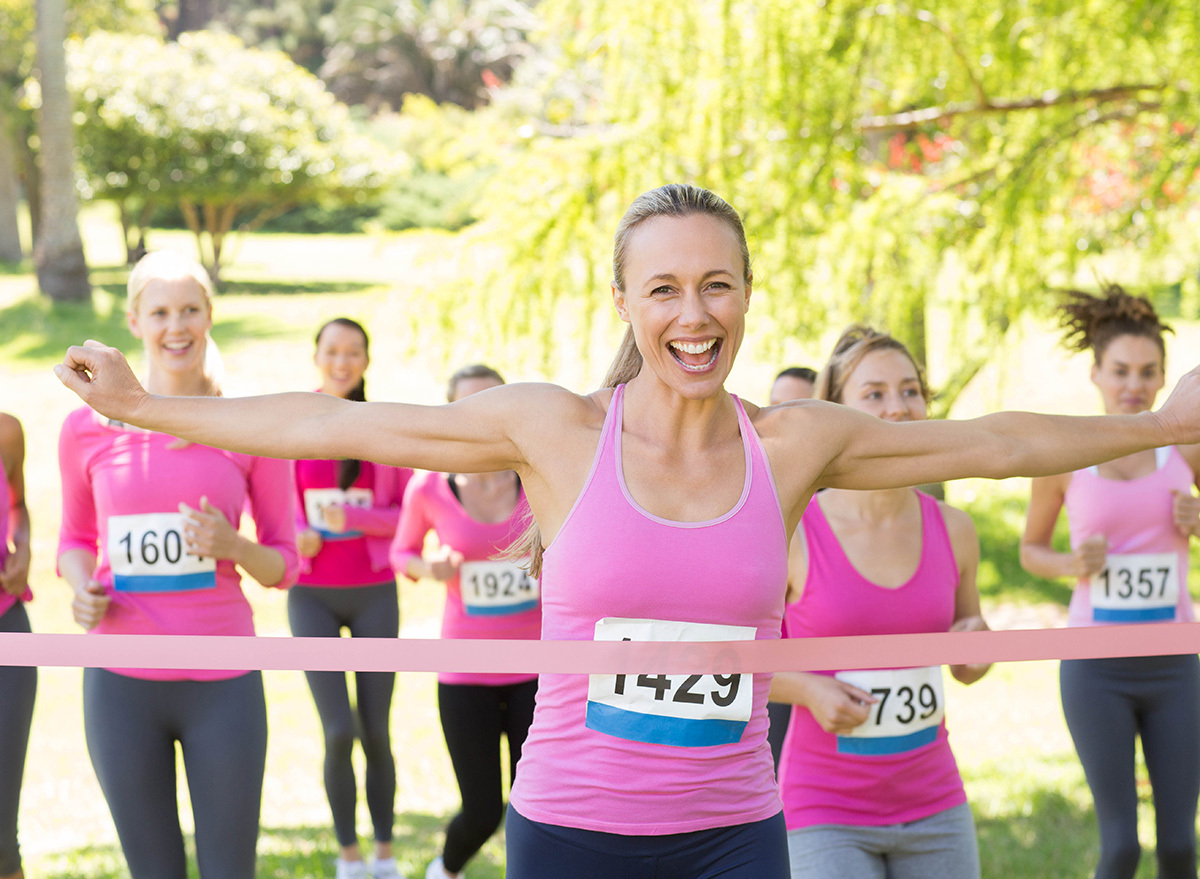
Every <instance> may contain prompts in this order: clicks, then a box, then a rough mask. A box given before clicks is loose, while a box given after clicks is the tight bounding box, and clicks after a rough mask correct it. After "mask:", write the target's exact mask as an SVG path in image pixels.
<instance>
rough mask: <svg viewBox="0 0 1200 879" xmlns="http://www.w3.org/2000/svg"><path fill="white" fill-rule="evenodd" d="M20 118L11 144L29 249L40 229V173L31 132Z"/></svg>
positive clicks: (35, 244)
mask: <svg viewBox="0 0 1200 879" xmlns="http://www.w3.org/2000/svg"><path fill="white" fill-rule="evenodd" d="M27 118H28V117H24V116H22V117H21V118H20V119H18V120H17V125H16V127H15V130H14V132H13V139H12V144H13V148H14V149H15V150H16V165H17V180H18V181H19V182H20V184H21V188H22V189H23V190H25V204H26V206H27V207H28V208H29V231H30V234H31V235H32V238H31V239H30V240H31V244H30V248H31V249H32V248H35V247H37V240H38V233H39V232H40V231H41V227H42V172H41V169H39V168H38V164H37V154H36V153H34V151H33V149H32V148H31V147H30V146H29V139H30V137H31V135H32V134H33V131H32V129H31V127H30V125H29V124H28V122H26V121H25V120H26V119H27Z"/></svg>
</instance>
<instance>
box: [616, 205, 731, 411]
mask: <svg viewBox="0 0 1200 879" xmlns="http://www.w3.org/2000/svg"><path fill="white" fill-rule="evenodd" d="M626 248H627V249H626V253H625V262H624V272H623V274H624V278H623V280H624V284H625V289H624V290H621V289H618V288H617V286H616V285H615V284H614V285H613V288H612V289H613V301H614V303H615V304H616V307H617V313H618V314H619V315H620V316H621V319H622V320H624V321H626V322H627V323H628V324H629V325H630V326H631V328H632V329H633V335H634V339H635V340H636V342H637V347H638V350H639V351H640V352H641V354H642V358H643V360H644V362H645V367H644V368H643V371H644V370H645V369H646V368H649V369H651V370H652V371H653V372H654V374H655V375H656V376H657V377H658V378H659V380H661V381H662V382H664V383H665V384H667V385H668V386H670V387H672V388H673V389H675V390H676V391H677V392H678V393H679V394H681V395H682V396H684V397H687V398H690V399H697V398H703V397H707V396H711V395H713V394H715V393H716V392H717V391H719V390H720V388H721V387H722V386H723V385H724V382H725V378H726V376H728V375H729V370H730V368H731V367H732V366H733V360H734V357H735V356H736V355H737V351H738V348H739V347H740V346H741V344H742V335H743V332H744V328H745V314H746V310H747V309H748V308H749V305H750V292H751V288H750V285H749V284H748V283H746V281H745V280H744V277H745V274H746V267H745V265H744V262H743V259H742V255H741V249H740V245H739V242H738V239H737V236H736V234H735V232H734V230H733V229H731V228H730V226H729V224H728V223H726V222H725V221H724V220H721V219H719V218H717V217H713V216H710V215H708V214H691V215H689V216H685V217H670V216H660V217H654V218H652V219H649V220H646V221H644V222H643V223H641V224H640V225H638V226H637V228H636V229H634V230H633V231H632V232H631V233H630V236H629V239H628V242H627V245H626Z"/></svg>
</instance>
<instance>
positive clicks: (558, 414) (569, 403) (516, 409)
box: [466, 382, 612, 433]
mask: <svg viewBox="0 0 1200 879" xmlns="http://www.w3.org/2000/svg"><path fill="white" fill-rule="evenodd" d="M489 395H490V396H489ZM611 397H612V390H611V389H605V390H601V391H596V392H594V393H591V394H587V395H582V394H577V393H575V392H574V391H569V390H567V389H566V388H564V387H562V386H561V385H555V384H550V383H548V382H518V383H515V384H511V385H501V386H500V387H496V388H489V389H488V390H486V391H481V392H479V393H478V394H473V395H471V397H468V398H466V399H467V400H473V399H474V398H479V399H478V400H477V401H476V402H477V403H479V404H486V405H488V406H491V407H494V408H497V409H501V410H504V411H506V412H507V413H508V415H509V416H510V417H511V416H515V417H516V418H517V419H518V420H520V421H521V422H523V423H525V424H531V426H534V427H535V428H536V429H537V430H538V431H539V433H543V432H547V431H546V427H547V425H550V424H552V425H554V427H555V428H556V429H560V430H561V429H564V428H571V427H583V428H590V427H595V429H597V430H599V428H600V425H602V424H603V423H604V416H605V414H606V413H607V412H608V401H609V400H610V399H611ZM531 419H532V421H531Z"/></svg>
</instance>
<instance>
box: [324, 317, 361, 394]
mask: <svg viewBox="0 0 1200 879" xmlns="http://www.w3.org/2000/svg"><path fill="white" fill-rule="evenodd" d="M370 362H371V358H370V357H368V356H367V339H366V337H365V336H364V335H363V334H362V333H361V332H359V331H358V330H357V329H355V328H354V327H350V326H346V325H344V324H339V323H330V324H328V325H326V327H325V328H324V329H323V330H321V335H320V336H318V337H317V350H316V353H314V354H313V363H314V364H316V367H317V369H318V370H319V371H320V373H321V391H322V392H323V393H326V394H331V395H333V396H335V397H343V398H344V397H346V396H347V395H348V394H349V393H350V392H351V391H352V390H354V389H355V388H356V387H358V385H359V384H360V383H361V382H362V378H363V373H365V372H366V371H367V365H368V364H369V363H370Z"/></svg>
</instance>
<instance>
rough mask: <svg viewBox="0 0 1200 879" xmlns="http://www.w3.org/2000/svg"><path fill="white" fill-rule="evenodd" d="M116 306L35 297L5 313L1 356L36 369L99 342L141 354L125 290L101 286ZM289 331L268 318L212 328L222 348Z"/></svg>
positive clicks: (221, 322) (229, 322)
mask: <svg viewBox="0 0 1200 879" xmlns="http://www.w3.org/2000/svg"><path fill="white" fill-rule="evenodd" d="M102 289H104V290H105V291H106V292H109V293H111V297H109V296H105V297H104V299H105V300H108V301H110V302H111V303H112V306H111V308H105V307H104V306H103V303H102V302H99V301H98V302H97V303H96V304H93V303H52V302H49V301H48V300H45V299H42V298H41V297H37V296H32V297H29V298H27V299H23V300H21V301H19V302H17V303H15V304H14V305H10V306H8V307H7V308H0V324H2V325H3V326H4V328H5V331H4V337H3V339H0V351H2V352H3V354H4V356H5V359H7V360H9V361H11V362H20V361H23V362H25V363H26V364H27V365H30V366H34V365H37V364H39V363H43V362H45V361H47V360H49V361H57V360H59V359H60V358H61V357H62V355H63V352H64V351H65V350H66V349H67V347H68V346H69V345H79V344H82V343H83V342H84V341H85V340H86V339H97V340H99V341H101V342H104V343H105V344H106V345H114V346H116V347H117V348H120V349H121V350H122V351H130V350H133V349H136V348H137V347H138V346H139V345H140V343H139V342H138V341H137V340H136V339H135V338H134V337H133V334H132V333H130V332H129V328H128V327H127V326H126V325H125V311H124V295H125V290H124V286H123V285H121V286H120V287H119V288H118V289H110V287H109V285H104V286H103V287H102ZM287 334H288V328H287V327H286V326H285V325H284V324H282V323H281V322H279V321H275V320H272V319H271V318H270V317H269V316H267V315H262V316H251V317H240V318H235V319H232V320H218V321H217V322H216V324H215V325H214V326H213V338H215V339H216V341H217V342H218V343H219V344H221V345H222V346H226V345H237V344H240V343H242V342H247V341H254V340H261V339H270V338H276V337H279V336H283V335H287Z"/></svg>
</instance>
